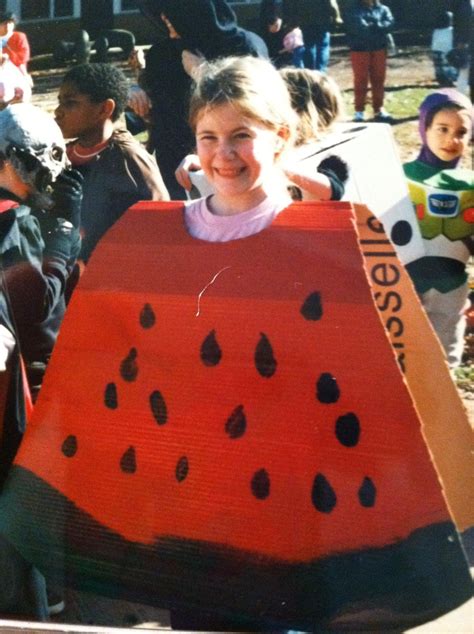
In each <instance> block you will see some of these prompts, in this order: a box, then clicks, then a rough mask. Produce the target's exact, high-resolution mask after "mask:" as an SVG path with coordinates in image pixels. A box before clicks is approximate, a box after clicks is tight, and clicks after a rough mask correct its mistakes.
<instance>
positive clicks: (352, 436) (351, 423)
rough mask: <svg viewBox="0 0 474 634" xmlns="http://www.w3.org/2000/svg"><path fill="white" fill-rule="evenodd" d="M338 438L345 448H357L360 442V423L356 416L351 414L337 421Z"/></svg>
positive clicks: (340, 417)
mask: <svg viewBox="0 0 474 634" xmlns="http://www.w3.org/2000/svg"><path fill="white" fill-rule="evenodd" d="M336 437H337V439H338V441H339V442H340V443H341V445H344V447H355V446H356V445H357V443H358V442H359V437H360V423H359V419H358V418H357V416H356V415H355V414H353V413H352V412H349V413H347V414H344V415H343V416H339V418H338V419H337V421H336Z"/></svg>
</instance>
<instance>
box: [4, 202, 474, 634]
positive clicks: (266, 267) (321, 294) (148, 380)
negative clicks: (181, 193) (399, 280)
mask: <svg viewBox="0 0 474 634" xmlns="http://www.w3.org/2000/svg"><path fill="white" fill-rule="evenodd" d="M392 260H393V258H392ZM0 531H1V533H2V534H3V535H4V536H5V537H7V538H8V539H9V540H11V541H12V542H13V543H14V545H15V546H16V547H17V548H18V549H19V550H20V551H21V552H22V554H23V555H24V556H25V557H26V558H27V559H29V560H32V561H34V563H35V564H36V565H37V566H38V567H39V568H40V569H41V570H42V571H43V572H44V573H45V574H47V575H48V576H49V577H54V576H57V577H58V578H60V579H64V580H65V582H66V583H69V584H71V585H74V586H77V587H80V588H83V589H88V590H91V591H95V592H101V593H104V594H107V595H109V596H114V597H123V598H124V597H126V598H129V599H132V600H133V599H135V600H140V601H145V602H149V603H153V604H155V605H159V606H163V607H181V606H185V607H191V608H192V607H200V608H202V609H206V610H207V611H209V612H214V613H215V614H216V615H218V616H221V617H230V618H233V619H237V620H240V621H241V622H242V624H244V625H245V624H251V627H256V628H258V629H269V628H272V629H275V628H287V627H293V628H299V629H309V630H313V629H315V628H318V627H334V628H336V629H344V628H346V629H354V628H355V629H359V628H362V627H365V626H368V627H372V628H377V627H379V628H380V627H388V626H397V627H399V626H406V625H409V624H414V623H418V622H421V621H423V620H427V619H429V618H434V616H436V615H438V614H441V613H443V612H445V611H447V610H449V609H451V608H453V607H454V606H456V605H458V604H460V603H462V602H463V601H465V600H467V599H468V598H469V596H470V587H471V582H470V575H469V572H468V568H467V565H466V562H465V560H464V557H463V554H462V551H461V548H460V545H459V541H458V537H457V533H456V530H455V528H454V525H453V523H452V520H451V517H450V515H449V512H448V510H447V508H446V504H445V501H444V499H443V495H442V493H441V488H440V484H439V481H438V479H437V476H436V473H435V471H434V468H433V465H432V462H431V460H430V456H429V453H428V450H427V448H426V445H425V443H424V441H423V438H422V435H421V431H420V420H419V418H418V415H417V412H416V410H415V407H414V405H413V402H412V399H411V397H410V393H409V391H408V389H407V386H406V384H405V383H404V380H403V376H402V373H401V371H400V368H399V365H398V364H397V361H396V358H395V355H394V353H393V350H392V348H391V346H390V343H389V340H388V338H387V334H386V332H385V329H384V326H383V324H382V321H381V319H380V316H379V314H378V311H377V308H376V307H375V304H374V301H373V298H372V293H371V288H370V286H369V284H368V278H367V275H366V272H365V269H364V264H363V259H362V255H361V252H360V249H359V244H358V238H357V233H356V231H355V224H354V220H353V215H352V210H351V207H350V205H348V204H344V203H338V204H333V205H328V204H318V203H311V204H307V203H296V204H294V205H292V206H291V207H289V208H288V209H286V210H284V211H283V212H282V213H281V214H280V215H279V216H278V218H277V219H276V221H275V222H274V223H273V224H272V225H271V227H270V228H268V229H266V230H265V231H262V232H261V233H259V234H257V235H254V236H251V237H249V238H246V239H243V240H234V241H231V242H227V243H208V242H203V241H200V240H197V239H193V238H191V237H190V236H189V235H188V234H187V232H186V230H185V228H184V225H183V214H182V208H181V205H180V204H179V203H162V204H156V203H141V204H140V205H137V206H136V207H135V208H133V209H132V210H130V211H129V212H127V213H126V214H125V215H124V216H123V217H122V218H121V219H120V221H119V222H118V223H117V224H116V225H115V226H114V227H113V228H112V229H111V230H110V232H109V233H108V234H107V237H106V239H105V240H104V241H103V242H102V243H101V245H99V247H98V249H97V250H96V252H95V253H94V255H93V257H92V258H91V260H90V263H89V265H88V268H87V270H86V272H85V274H84V276H83V278H82V279H81V283H80V285H79V287H78V289H77V290H76V292H75V295H74V297H73V299H72V302H71V304H70V307H69V312H68V314H67V316H66V320H65V322H64V325H63V329H62V331H61V335H60V341H59V343H58V346H57V348H56V350H55V353H54V355H53V359H52V361H51V363H50V366H49V368H48V373H47V377H46V382H45V385H44V387H43V392H42V394H41V397H40V399H39V401H38V404H37V406H36V410H35V413H34V417H33V420H32V423H31V425H30V428H29V430H28V432H27V435H26V438H25V441H24V443H23V445H22V447H21V449H20V452H19V454H18V457H17V460H16V464H15V466H14V468H13V470H12V473H11V477H10V479H9V481H8V483H7V487H6V490H5V493H4V495H3V496H2V497H1V498H0Z"/></svg>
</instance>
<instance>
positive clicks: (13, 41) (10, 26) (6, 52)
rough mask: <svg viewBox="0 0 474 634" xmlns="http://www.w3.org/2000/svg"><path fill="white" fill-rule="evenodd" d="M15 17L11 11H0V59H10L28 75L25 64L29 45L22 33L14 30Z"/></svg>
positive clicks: (28, 55)
mask: <svg viewBox="0 0 474 634" xmlns="http://www.w3.org/2000/svg"><path fill="white" fill-rule="evenodd" d="M15 24H16V18H15V15H14V14H13V13H12V12H11V11H4V12H2V13H0V38H1V40H0V43H1V46H0V48H1V51H0V52H1V61H2V62H3V61H5V60H10V61H11V62H12V63H13V64H14V65H15V66H16V67H17V68H19V69H20V71H21V72H22V73H23V75H25V76H26V77H28V81H29V82H30V81H31V79H30V78H29V76H28V69H27V64H28V62H29V60H30V45H29V44H28V38H27V37H26V35H25V34H24V33H21V32H20V31H15Z"/></svg>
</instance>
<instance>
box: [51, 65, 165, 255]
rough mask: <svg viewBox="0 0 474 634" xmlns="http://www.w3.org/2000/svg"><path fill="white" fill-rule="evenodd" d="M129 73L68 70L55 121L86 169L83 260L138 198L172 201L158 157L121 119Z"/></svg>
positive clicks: (111, 68)
mask: <svg viewBox="0 0 474 634" xmlns="http://www.w3.org/2000/svg"><path fill="white" fill-rule="evenodd" d="M127 94H128V86H127V79H126V77H125V75H124V74H123V73H122V71H120V70H119V69H117V68H115V67H114V66H112V65H111V64H81V65H79V66H75V67H73V68H71V69H70V70H69V71H68V72H67V73H66V75H65V77H64V80H63V83H62V85H61V87H60V90H59V96H58V100H59V105H58V107H57V108H56V111H55V115H56V122H57V123H58V125H59V127H60V128H61V130H62V132H63V135H64V137H65V138H66V139H75V141H73V142H71V143H69V144H68V146H67V153H68V157H69V160H70V161H71V163H72V165H73V166H74V167H77V169H78V170H79V171H80V172H81V173H82V174H83V176H84V186H83V194H84V197H83V201H82V227H81V229H82V231H83V243H82V249H81V259H83V260H84V261H85V262H87V260H88V259H89V257H90V255H91V253H92V251H93V249H94V247H95V245H96V244H97V242H98V241H99V240H100V238H101V237H102V236H103V234H104V233H105V232H106V231H107V229H109V228H110V227H111V226H112V225H113V224H114V222H116V220H118V219H119V218H120V216H121V215H122V214H123V212H124V211H125V210H126V209H128V208H129V207H130V206H131V205H133V204H134V203H136V202H137V201H138V200H169V196H168V192H167V190H166V187H165V185H164V183H163V180H162V178H161V174H160V171H159V169H158V167H157V165H156V162H155V160H154V158H153V157H152V156H150V154H148V152H147V151H146V150H145V149H144V148H143V147H142V146H141V145H140V143H139V142H138V141H136V140H135V139H134V138H133V137H132V135H131V134H130V133H129V132H127V130H125V128H124V127H123V126H121V125H120V123H119V118H120V116H121V115H122V113H123V111H124V107H125V105H126V102H127Z"/></svg>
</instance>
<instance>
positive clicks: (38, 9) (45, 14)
mask: <svg viewBox="0 0 474 634" xmlns="http://www.w3.org/2000/svg"><path fill="white" fill-rule="evenodd" d="M49 9H50V7H49V0H36V2H23V3H22V7H21V19H22V20H38V19H40V18H49Z"/></svg>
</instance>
